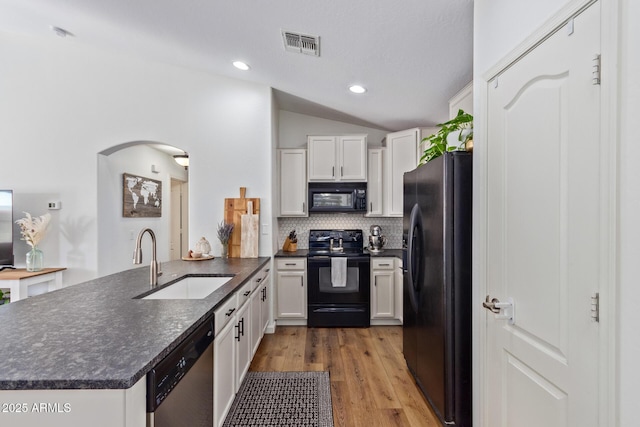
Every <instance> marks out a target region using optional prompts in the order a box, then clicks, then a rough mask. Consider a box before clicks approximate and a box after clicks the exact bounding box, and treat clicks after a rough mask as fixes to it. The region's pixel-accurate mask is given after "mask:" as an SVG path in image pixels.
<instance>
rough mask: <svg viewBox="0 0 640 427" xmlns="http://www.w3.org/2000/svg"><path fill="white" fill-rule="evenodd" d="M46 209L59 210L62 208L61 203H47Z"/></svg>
mask: <svg viewBox="0 0 640 427" xmlns="http://www.w3.org/2000/svg"><path fill="white" fill-rule="evenodd" d="M47 207H48V208H49V209H60V208H61V207H62V202H49V203H47Z"/></svg>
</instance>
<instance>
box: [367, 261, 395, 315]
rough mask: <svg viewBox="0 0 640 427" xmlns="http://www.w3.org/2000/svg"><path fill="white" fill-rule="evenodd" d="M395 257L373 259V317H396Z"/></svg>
mask: <svg viewBox="0 0 640 427" xmlns="http://www.w3.org/2000/svg"><path fill="white" fill-rule="evenodd" d="M394 266H395V260H394V258H378V257H375V258H372V259H371V319H393V318H395V308H396V306H395V300H396V287H395V282H396V275H395V269H394Z"/></svg>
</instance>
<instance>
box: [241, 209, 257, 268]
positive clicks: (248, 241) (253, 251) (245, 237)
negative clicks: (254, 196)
mask: <svg viewBox="0 0 640 427" xmlns="http://www.w3.org/2000/svg"><path fill="white" fill-rule="evenodd" d="M259 223H260V215H254V214H253V202H252V201H247V213H246V214H244V215H242V235H241V237H240V258H258V224H259Z"/></svg>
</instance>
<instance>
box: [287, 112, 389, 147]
mask: <svg viewBox="0 0 640 427" xmlns="http://www.w3.org/2000/svg"><path fill="white" fill-rule="evenodd" d="M355 133H365V134H367V135H368V136H367V144H368V145H369V147H374V146H378V147H379V146H380V142H381V141H382V139H383V138H384V137H386V136H387V131H383V130H380V129H374V128H368V127H364V126H357V125H352V124H349V123H344V122H337V121H335V120H327V119H321V118H318V117H313V116H307V115H305V114H298V113H292V112H290V111H282V110H281V111H280V120H279V134H278V148H307V135H348V134H355Z"/></svg>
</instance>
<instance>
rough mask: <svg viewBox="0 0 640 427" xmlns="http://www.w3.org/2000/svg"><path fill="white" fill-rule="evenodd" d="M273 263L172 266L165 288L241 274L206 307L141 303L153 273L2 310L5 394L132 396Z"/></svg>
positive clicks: (201, 303) (163, 279)
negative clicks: (124, 392)
mask: <svg viewBox="0 0 640 427" xmlns="http://www.w3.org/2000/svg"><path fill="white" fill-rule="evenodd" d="M269 260H270V258H266V257H262V258H251V259H248V258H244V259H240V258H230V259H226V260H224V259H219V258H216V259H213V260H208V261H197V262H196V261H171V262H166V263H163V264H162V270H163V274H162V275H161V276H160V277H158V288H159V287H161V286H163V285H166V284H168V283H171V282H174V281H176V280H177V279H179V278H181V277H183V276H188V275H195V276H197V275H200V276H206V275H234V277H233V278H232V279H231V280H230V281H229V282H228V283H226V284H225V285H224V286H222V287H221V288H219V289H218V290H216V291H215V292H213V293H212V294H211V295H209V296H208V297H206V298H204V299H200V300H142V299H135V297H136V296H139V295H141V294H144V293H148V292H149V291H150V285H149V266H148V265H146V266H145V267H140V268H136V269H132V270H127V271H124V272H121V273H116V274H113V275H110V276H105V277H101V278H98V279H95V280H92V281H89V282H85V283H81V284H78V285H74V286H69V287H66V288H63V289H60V290H57V291H53V292H50V293H47V294H43V295H39V296H36V297H32V298H28V299H25V300H20V301H16V302H13V303H11V304H5V305H2V306H0V325H1V329H0V342H1V343H2V345H0V390H21V389H127V388H130V387H132V386H133V385H134V384H135V383H136V382H137V381H138V380H139V379H140V378H142V377H143V376H144V375H146V373H147V372H148V371H149V370H150V369H151V368H152V367H153V366H155V365H156V364H157V363H158V362H159V361H160V360H162V359H163V358H164V357H165V356H166V355H167V354H169V352H170V351H171V350H173V349H174V348H175V347H176V346H177V345H178V344H180V342H181V341H182V340H184V338H186V337H187V336H188V335H189V334H190V333H191V332H193V331H194V330H195V329H196V328H197V327H198V326H199V325H200V324H202V323H203V322H204V321H205V320H206V319H207V318H208V317H209V316H210V315H212V314H213V312H214V309H215V308H216V306H217V305H218V304H220V303H221V302H223V301H224V300H225V299H226V298H227V297H228V296H229V295H231V294H232V293H233V292H234V291H235V290H236V289H237V288H239V287H240V286H242V285H243V284H244V283H246V281H247V280H248V279H249V278H250V277H252V276H253V274H255V273H256V272H257V271H258V270H259V269H260V268H261V267H262V266H264V265H265V264H266V263H267V262H269Z"/></svg>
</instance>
